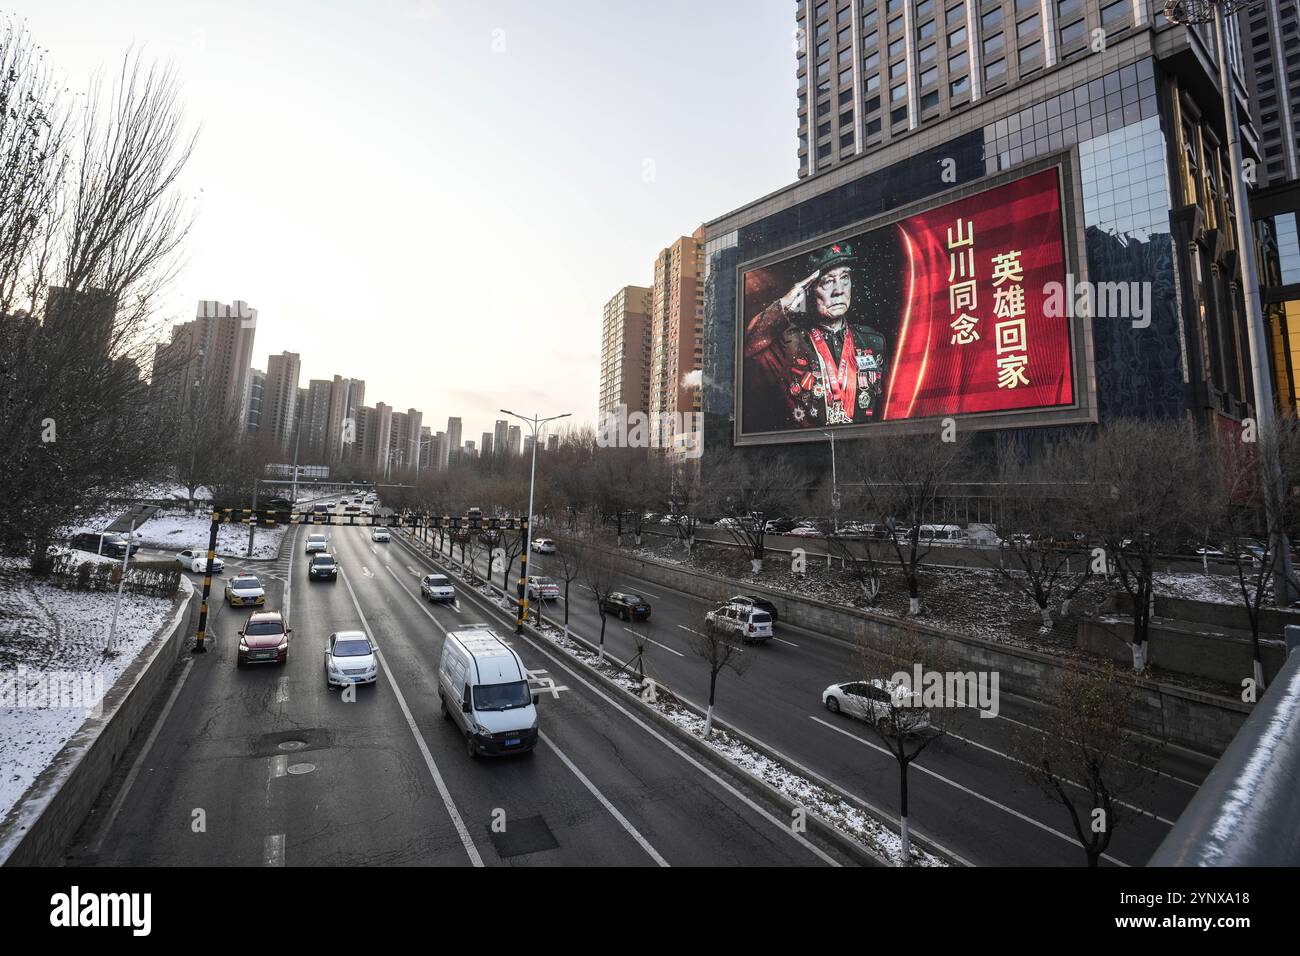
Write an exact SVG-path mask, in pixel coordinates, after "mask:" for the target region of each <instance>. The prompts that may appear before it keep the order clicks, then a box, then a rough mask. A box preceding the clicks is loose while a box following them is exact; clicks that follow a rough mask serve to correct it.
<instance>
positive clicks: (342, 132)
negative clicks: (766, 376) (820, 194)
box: [4, 0, 796, 435]
mask: <svg viewBox="0 0 1300 956" xmlns="http://www.w3.org/2000/svg"><path fill="white" fill-rule="evenodd" d="M4 9H5V10H6V12H8V13H11V14H13V15H15V16H16V17H19V18H25V19H26V21H27V23H28V26H29V28H30V29H31V30H32V32H33V34H34V35H35V36H37V37H39V38H40V42H41V44H42V45H43V46H45V47H48V48H49V49H50V50H51V51H52V55H51V65H52V67H53V69H54V70H55V71H56V73H57V74H58V75H59V76H60V77H61V78H64V79H65V83H66V85H67V86H69V87H70V88H71V89H72V90H74V91H76V90H80V89H84V88H85V87H86V86H87V84H88V83H89V81H90V76H91V74H92V72H93V71H94V70H96V69H102V70H104V72H105V74H106V75H112V73H113V72H114V71H115V70H116V69H117V68H118V67H119V66H120V63H121V57H123V56H124V55H126V54H127V52H128V51H129V50H135V51H138V52H141V53H142V54H143V55H144V57H145V58H146V60H154V61H157V62H159V63H162V64H171V65H172V66H173V67H174V68H175V71H176V76H177V81H178V85H179V93H180V98H181V101H182V103H183V104H184V107H185V116H186V119H187V122H188V123H189V125H190V127H191V128H199V127H201V129H200V131H199V137H198V144H197V146H196V149H195V152H194V155H193V158H192V160H191V163H190V166H189V167H188V168H187V169H186V171H185V174H184V176H183V178H182V181H183V186H184V188H185V190H186V194H187V195H188V196H189V197H190V199H191V204H192V207H193V208H194V211H195V212H196V213H197V218H196V225H195V228H194V230H193V231H192V233H191V238H190V241H189V243H188V256H187V260H188V264H187V265H186V267H185V269H184V270H183V271H182V273H181V274H180V275H179V276H178V279H177V281H176V282H175V283H174V284H173V286H172V287H171V289H170V290H169V296H168V299H167V300H166V301H167V305H166V306H165V309H164V311H163V315H165V316H166V317H167V318H168V319H169V320H173V321H184V320H187V319H189V318H191V317H192V315H193V308H194V303H195V302H197V301H199V300H202V299H213V300H219V301H223V302H230V301H235V300H238V299H243V300H246V301H248V302H254V303H257V306H258V309H259V310H260V320H261V326H260V328H259V330H258V336H257V347H256V351H255V353H254V355H253V357H252V361H251V362H250V365H251V366H252V367H255V368H258V369H265V368H266V365H267V359H268V356H270V355H277V354H279V353H281V352H284V351H290V352H297V353H298V354H300V355H301V356H302V370H301V377H302V379H303V380H304V381H306V380H310V379H312V378H329V377H332V376H333V375H335V374H343V375H348V376H354V377H356V378H358V379H361V380H364V381H366V382H368V383H370V388H371V390H372V391H374V392H375V393H376V394H379V395H383V396H384V397H385V400H386V401H388V402H390V403H391V404H392V405H393V406H394V407H396V408H406V407H411V406H414V407H417V408H422V409H424V411H425V413H426V414H428V415H430V416H432V417H433V419H434V420H441V419H442V418H444V417H446V416H448V415H459V416H461V417H462V418H463V419H464V422H465V430H466V433H467V434H471V435H475V434H478V433H480V432H481V431H483V430H485V429H491V428H492V426H493V421H494V420H495V419H496V418H497V417H499V416H498V414H497V410H498V409H499V408H502V407H510V408H516V409H517V410H519V411H522V412H525V413H528V414H531V413H533V412H538V413H540V414H552V413H557V412H570V413H572V415H573V418H574V421H575V423H576V424H582V423H583V422H584V421H586V422H592V423H594V422H595V420H596V407H595V400H594V396H595V395H596V391H597V379H598V374H599V369H598V364H599V363H598V356H597V353H598V344H599V343H598V338H599V316H600V310H601V306H602V305H603V303H604V302H605V300H606V299H607V298H608V295H609V290H611V289H616V288H619V287H621V286H624V285H627V284H628V283H629V282H631V283H636V284H641V285H650V284H651V283H652V281H653V265H654V260H655V256H656V255H657V254H658V252H659V251H660V250H662V249H663V248H664V247H665V246H667V245H668V244H670V243H671V242H672V241H673V240H674V239H675V238H676V237H678V236H680V235H682V234H683V231H689V230H690V229H692V228H694V227H695V226H696V225H698V224H699V223H700V222H703V221H705V220H707V219H709V218H711V217H713V216H717V215H720V214H722V213H723V212H725V211H726V210H727V209H729V208H732V207H734V206H736V205H738V204H739V203H741V202H743V201H745V200H747V199H748V198H750V197H752V196H754V195H761V194H764V193H767V192H770V191H771V190H773V189H776V188H778V187H780V186H783V185H785V184H787V183H789V182H792V181H793V180H794V179H795V173H796V169H795V165H794V163H793V161H792V154H791V148H790V147H791V144H792V143H793V141H794V137H795V130H794V122H793V117H792V115H791V107H792V106H793V103H794V90H793V87H792V83H791V79H790V67H791V65H792V63H793V60H794V53H793V49H792V47H791V43H792V38H791V24H790V15H789V4H788V3H787V2H786V0H767V2H764V3H762V4H755V3H752V2H747V3H741V2H738V0H729V2H726V3H713V4H709V5H707V7H705V8H698V7H697V6H696V5H694V4H690V3H687V2H684V0H679V2H670V3H668V4H661V5H659V6H658V7H657V8H656V9H655V10H654V11H653V12H650V11H645V10H641V9H638V8H636V7H625V6H623V5H589V6H586V7H584V8H582V10H581V11H580V14H581V15H580V16H579V15H576V14H575V15H573V16H571V17H568V18H563V19H562V18H556V17H554V16H553V15H551V14H550V13H549V12H548V11H547V10H545V9H538V8H536V7H530V6H528V5H522V4H510V3H482V4H474V5H473V6H469V5H465V6H463V7H462V6H458V5H451V4H440V3H432V2H416V0H411V2H406V0H393V2H386V3H378V4H367V5H365V6H364V7H362V6H359V5H358V6H345V7H341V8H322V7H320V6H318V5H311V4H307V3H305V2H292V3H285V4H277V5H276V6H275V8H274V9H273V10H267V9H265V8H262V7H255V6H254V5H250V4H247V3H243V2H236V3H233V4H230V5H228V6H227V7H226V8H223V10H222V11H221V15H220V16H218V15H217V13H216V12H215V11H212V10H209V9H206V8H203V7H201V6H198V5H195V4H186V3H180V4H174V3H173V4H164V3H161V2H143V3H139V4H134V5H132V6H131V7H130V8H126V9H124V8H121V7H114V8H111V9H110V8H108V7H106V6H105V5H101V4H94V3H89V2H84V3H71V4H62V5H60V7H59V8H58V9H53V8H51V6H50V5H48V4H45V3H39V2H32V0H16V2H12V0H11V2H9V3H6V4H4ZM253 18H256V22H257V23H258V30H257V31H255V32H250V31H246V30H243V29H241V28H240V27H239V24H242V23H246V22H251V20H252V19H253ZM686 20H689V22H690V23H691V29H690V30H686V31H683V30H681V29H680V26H681V23H682V22H684V21H686ZM633 35H635V36H637V37H638V42H637V43H635V44H622V43H620V44H609V43H605V42H598V41H599V38H601V37H608V36H624V37H626V36H633ZM345 59H346V61H347V62H348V63H349V64H351V66H350V68H349V70H348V71H344V72H340V71H338V70H336V69H335V66H336V64H337V63H338V62H341V61H343V60H345ZM561 62H563V63H567V64H569V67H567V68H565V69H556V64H558V63H561ZM719 62H726V63H727V64H729V65H728V71H729V73H730V74H731V75H732V77H733V79H734V83H733V90H734V93H733V94H732V96H731V98H730V99H729V102H728V104H727V107H726V109H727V113H728V115H729V116H733V117H742V116H743V117H745V120H744V123H743V129H744V136H743V137H739V136H737V135H736V126H735V124H733V123H730V122H728V123H720V122H718V121H717V120H716V118H715V117H712V116H710V115H709V113H708V111H706V110H701V109H699V106H700V105H701V104H700V99H699V90H700V89H701V87H702V85H703V84H704V83H705V82H706V81H707V80H708V79H709V77H711V76H712V75H713V73H714V71H715V70H716V66H715V64H716V63H719ZM650 77H653V78H654V79H653V82H651V81H650V80H649V78H650ZM452 89H456V90H458V91H460V92H458V93H457V94H456V95H454V96H448V95H446V93H447V92H448V91H449V90H452ZM557 106H559V107H560V108H559V109H557ZM412 116H416V117H421V118H422V119H421V121H420V122H419V123H412V122H411V120H410V117H412ZM584 116H585V117H599V123H598V124H596V123H592V122H585V121H582V122H574V119H575V117H584ZM375 123H380V124H382V125H383V126H384V127H385V128H390V129H392V130H394V131H395V133H394V136H393V137H391V138H389V139H388V140H387V141H386V142H387V143H388V148H386V149H384V150H370V149H358V148H356V146H357V142H354V141H353V136H354V135H355V131H362V130H365V129H367V128H369V127H371V126H373V125H374V124H375ZM449 130H461V131H463V132H462V133H461V135H462V136H463V137H464V138H463V139H456V140H452V139H449V138H448V135H447V131H449ZM235 143H239V144H245V146H243V147H241V148H237V149H232V148H231V147H232V144H235ZM453 144H454V148H452V147H453ZM700 157H714V158H713V159H710V160H709V161H706V162H701V161H700ZM579 160H581V161H579ZM611 221H617V222H619V223H620V227H619V228H618V229H615V230H609V229H608V228H607V223H609V222H611ZM431 223H434V224H451V228H449V229H448V228H445V227H440V228H439V229H432V230H431V229H430V224H431ZM250 224H256V226H255V228H254V227H252V226H251V225H250ZM484 249H494V250H496V251H495V253H494V255H495V256H496V257H497V259H496V260H495V261H497V262H500V261H501V257H504V258H505V259H506V260H507V261H508V262H509V263H510V265H511V273H510V279H509V281H505V282H502V281H499V280H497V279H494V280H491V281H490V282H489V284H488V287H490V289H491V293H492V295H491V299H490V301H487V302H484V301H483V296H482V293H481V291H480V288H482V287H478V288H476V284H475V283H474V282H472V281H467V280H468V279H469V278H470V277H472V276H473V275H474V274H475V272H476V270H478V269H480V268H481V267H482V264H483V258H482V250H484ZM435 289H438V290H440V291H434V290H435ZM358 304H361V305H360V306H358ZM471 315H473V316H475V318H474V320H473V321H472V322H467V321H463V320H462V321H454V320H451V319H449V318H448V316H465V317H468V316H471ZM539 323H540V324H541V326H542V327H541V328H540V329H539ZM485 324H491V325H492V326H494V327H495V328H496V330H497V331H496V332H495V333H494V334H493V335H491V336H490V337H488V338H486V339H485V338H484V337H482V336H481V335H480V334H479V332H480V330H481V329H483V328H484V327H485ZM539 331H540V332H542V333H543V334H545V335H546V336H548V337H549V338H550V339H551V340H552V341H553V342H555V343H556V347H554V348H552V349H549V350H548V352H549V354H548V356H547V360H546V361H545V362H537V361H535V360H534V356H535V355H536V351H535V350H533V349H525V348H517V347H510V346H509V345H508V343H511V342H521V341H525V340H527V339H528V338H530V337H532V336H535V335H537V334H538V332H539ZM362 345H364V347H360V346H362ZM476 349H478V350H480V351H481V352H482V353H483V354H484V355H485V357H487V358H490V359H491V361H492V363H493V365H494V366H496V367H498V368H502V367H503V366H504V368H502V371H504V372H505V373H506V375H507V379H508V381H509V382H511V383H512V384H511V385H510V387H509V388H507V389H504V390H502V389H492V390H488V389H484V388H483V386H482V384H481V374H480V371H479V369H480V366H479V365H478V364H477V363H474V362H468V363H454V364H453V365H451V366H449V367H447V368H445V369H440V370H439V375H438V383H437V385H436V386H431V385H430V384H428V383H429V381H430V378H429V375H428V368H427V364H428V357H429V356H433V355H437V354H451V353H461V354H474V352H475V350H476Z"/></svg>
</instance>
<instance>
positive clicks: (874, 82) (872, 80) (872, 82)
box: [866, 73, 880, 93]
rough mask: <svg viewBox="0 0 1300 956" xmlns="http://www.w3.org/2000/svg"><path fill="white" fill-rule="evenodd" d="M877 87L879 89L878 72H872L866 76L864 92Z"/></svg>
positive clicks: (871, 90) (869, 91)
mask: <svg viewBox="0 0 1300 956" xmlns="http://www.w3.org/2000/svg"><path fill="white" fill-rule="evenodd" d="M878 89H880V74H879V73H873V74H872V75H871V76H869V77H867V83H866V92H868V93H871V92H873V91H875V90H878Z"/></svg>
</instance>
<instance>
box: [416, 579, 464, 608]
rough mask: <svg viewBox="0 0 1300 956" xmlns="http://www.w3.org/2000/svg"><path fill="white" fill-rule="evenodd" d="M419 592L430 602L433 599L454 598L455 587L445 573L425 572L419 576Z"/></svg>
mask: <svg viewBox="0 0 1300 956" xmlns="http://www.w3.org/2000/svg"><path fill="white" fill-rule="evenodd" d="M420 593H421V594H422V595H424V597H425V598H426V599H427V600H428V601H429V603H430V604H432V603H433V602H434V601H444V602H445V601H454V600H456V588H455V587H454V586H453V585H452V583H451V578H449V577H447V575H445V574H426V575H425V576H424V577H422V578H420Z"/></svg>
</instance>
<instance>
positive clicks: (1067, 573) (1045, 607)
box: [989, 441, 1092, 627]
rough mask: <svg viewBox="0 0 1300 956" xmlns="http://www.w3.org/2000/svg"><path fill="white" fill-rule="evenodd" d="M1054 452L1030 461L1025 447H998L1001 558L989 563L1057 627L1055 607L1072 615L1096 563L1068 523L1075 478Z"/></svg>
mask: <svg viewBox="0 0 1300 956" xmlns="http://www.w3.org/2000/svg"><path fill="white" fill-rule="evenodd" d="M1055 451H1056V450H1055V448H1054V447H1053V446H1049V447H1047V448H1046V449H1042V450H1040V451H1039V452H1038V456H1037V460H1031V459H1030V456H1029V453H1028V451H1027V450H1026V449H1025V447H1024V446H1023V444H1020V443H1018V442H1011V441H1004V442H1001V443H999V446H998V485H997V488H998V489H999V491H1000V494H999V495H998V498H997V505H998V518H997V520H996V521H995V522H994V525H995V529H996V531H997V534H998V539H999V541H998V551H997V554H998V560H997V563H996V564H993V562H991V561H990V562H989V563H990V564H991V565H992V567H993V569H994V570H995V571H996V572H997V574H998V575H999V576H1000V577H1001V578H1002V579H1003V580H1005V581H1007V582H1008V583H1010V584H1011V585H1012V586H1014V587H1015V588H1016V589H1017V590H1019V591H1020V592H1021V593H1022V594H1024V595H1025V596H1026V597H1028V598H1029V599H1030V600H1031V601H1033V602H1034V604H1035V606H1037V608H1038V613H1039V616H1040V617H1041V618H1042V622H1043V626H1044V627H1051V626H1052V606H1053V604H1054V603H1058V602H1059V604H1060V608H1061V613H1062V614H1068V613H1069V612H1070V601H1071V600H1072V599H1073V598H1074V596H1075V595H1076V594H1078V593H1079V590H1080V589H1081V588H1082V587H1083V586H1084V584H1086V583H1087V581H1088V579H1089V577H1090V575H1091V572H1092V562H1090V561H1089V560H1088V559H1087V555H1086V553H1084V552H1083V551H1082V549H1081V547H1080V546H1079V545H1078V544H1076V543H1075V541H1074V540H1073V538H1072V531H1071V529H1069V528H1066V527H1065V525H1064V520H1068V519H1066V518H1065V516H1066V514H1067V509H1066V507H1065V499H1066V498H1067V496H1068V491H1067V489H1068V487H1069V483H1070V481H1071V480H1072V478H1073V476H1072V475H1071V474H1070V472H1069V468H1068V466H1064V465H1063V464H1062V462H1061V459H1060V456H1059V455H1056V454H1055ZM1008 557H1010V559H1011V561H1010V562H1008V560H1007V558H1008ZM1072 561H1073V568H1072V567H1071V562H1072Z"/></svg>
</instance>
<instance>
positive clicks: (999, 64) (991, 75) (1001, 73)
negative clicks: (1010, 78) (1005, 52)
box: [984, 60, 1007, 83]
mask: <svg viewBox="0 0 1300 956" xmlns="http://www.w3.org/2000/svg"><path fill="white" fill-rule="evenodd" d="M1006 76H1007V61H1006V60H994V61H993V62H992V63H990V64H989V65H988V66H986V67H984V79H985V80H987V81H988V82H989V83H992V82H994V81H996V80H1005V79H1006Z"/></svg>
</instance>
